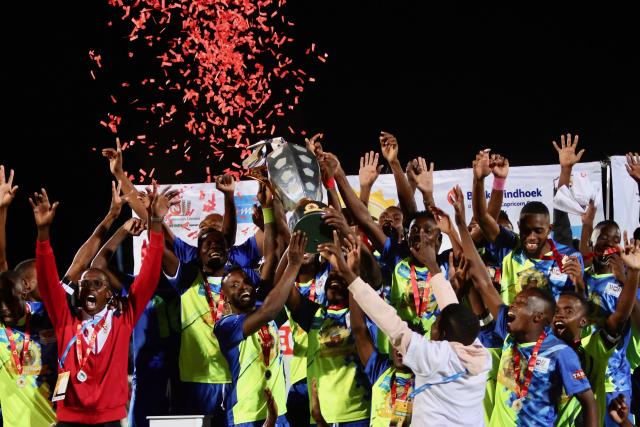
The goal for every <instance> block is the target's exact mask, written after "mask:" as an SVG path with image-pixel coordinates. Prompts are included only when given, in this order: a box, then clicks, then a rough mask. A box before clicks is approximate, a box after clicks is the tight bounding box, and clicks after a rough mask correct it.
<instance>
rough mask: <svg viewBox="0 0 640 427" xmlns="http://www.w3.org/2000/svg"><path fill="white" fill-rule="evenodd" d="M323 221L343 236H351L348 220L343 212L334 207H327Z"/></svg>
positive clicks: (323, 214) (324, 210)
mask: <svg viewBox="0 0 640 427" xmlns="http://www.w3.org/2000/svg"><path fill="white" fill-rule="evenodd" d="M322 219H323V220H324V223H325V224H327V225H328V226H330V227H333V228H334V229H336V230H338V231H339V232H340V234H341V235H343V236H348V235H349V234H351V228H349V224H348V223H347V219H346V218H345V217H344V215H342V212H340V211H339V210H337V209H335V208H333V207H332V206H327V207H326V208H324V209H323V213H322Z"/></svg>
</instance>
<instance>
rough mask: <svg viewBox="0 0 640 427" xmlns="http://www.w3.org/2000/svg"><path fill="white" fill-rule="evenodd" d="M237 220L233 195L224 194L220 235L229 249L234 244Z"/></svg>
mask: <svg viewBox="0 0 640 427" xmlns="http://www.w3.org/2000/svg"><path fill="white" fill-rule="evenodd" d="M237 229H238V219H237V217H236V202H235V199H234V197H233V193H225V194H224V217H223V220H222V233H223V234H224V237H225V239H226V241H227V245H229V246H230V247H231V246H233V245H234V244H235V243H236V230H237Z"/></svg>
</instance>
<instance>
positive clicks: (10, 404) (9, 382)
mask: <svg viewBox="0 0 640 427" xmlns="http://www.w3.org/2000/svg"><path fill="white" fill-rule="evenodd" d="M28 304H29V306H30V308H31V318H30V321H29V323H30V325H29V326H30V327H29V329H30V334H31V341H30V343H29V347H28V353H27V357H25V359H24V360H22V363H23V370H22V375H19V374H18V370H17V367H16V364H15V362H14V360H13V356H12V354H11V347H10V344H9V338H11V339H12V340H13V341H14V342H15V344H16V350H17V352H18V354H19V355H22V351H23V344H24V329H25V318H23V319H22V320H21V321H19V322H18V324H17V325H16V326H15V327H13V328H11V331H12V333H11V336H9V335H8V333H7V329H6V327H5V325H4V324H2V323H1V322H0V407H2V420H3V422H4V425H5V426H12V427H13V426H15V427H23V426H24V427H49V426H51V425H53V424H55V422H56V414H55V412H54V410H53V405H52V404H51V400H50V399H51V394H52V392H53V388H54V386H55V383H56V378H57V373H58V367H57V358H58V350H57V340H56V334H55V331H54V330H53V327H52V326H51V322H50V321H49V318H48V317H47V314H46V312H45V310H44V306H43V304H42V303H39V302H34V303H32V302H29V303H28ZM18 383H20V386H19V385H18Z"/></svg>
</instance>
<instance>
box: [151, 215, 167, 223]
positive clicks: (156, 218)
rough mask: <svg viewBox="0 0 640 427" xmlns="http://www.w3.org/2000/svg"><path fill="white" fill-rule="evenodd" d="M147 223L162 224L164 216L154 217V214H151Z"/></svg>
mask: <svg viewBox="0 0 640 427" xmlns="http://www.w3.org/2000/svg"><path fill="white" fill-rule="evenodd" d="M149 221H150V222H164V215H162V216H156V215H154V214H151V216H150V217H149Z"/></svg>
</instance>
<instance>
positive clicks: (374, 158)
mask: <svg viewBox="0 0 640 427" xmlns="http://www.w3.org/2000/svg"><path fill="white" fill-rule="evenodd" d="M379 157H380V155H379V154H378V153H376V152H374V151H370V152H368V153H364V156H362V157H360V169H359V170H358V180H359V181H360V201H361V202H362V203H364V205H365V206H369V196H370V195H371V189H372V188H373V184H374V183H375V182H376V180H377V179H378V177H379V176H380V172H382V168H383V167H384V166H383V165H378V159H379Z"/></svg>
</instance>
